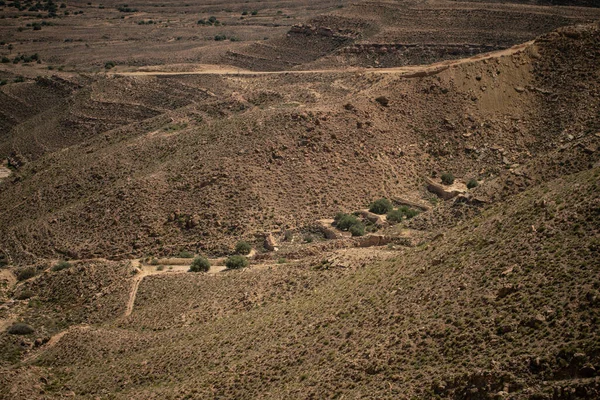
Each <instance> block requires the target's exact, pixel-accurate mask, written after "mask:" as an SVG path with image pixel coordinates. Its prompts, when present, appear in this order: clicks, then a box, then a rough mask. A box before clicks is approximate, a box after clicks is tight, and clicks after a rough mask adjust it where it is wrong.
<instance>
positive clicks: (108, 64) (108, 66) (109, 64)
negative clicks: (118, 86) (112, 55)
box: [104, 61, 116, 69]
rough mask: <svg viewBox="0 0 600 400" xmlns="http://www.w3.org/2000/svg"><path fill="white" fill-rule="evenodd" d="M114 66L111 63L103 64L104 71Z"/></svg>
mask: <svg viewBox="0 0 600 400" xmlns="http://www.w3.org/2000/svg"><path fill="white" fill-rule="evenodd" d="M115 66H116V64H115V63H114V62H113V61H108V62H106V63H105V64H104V69H112V68H114V67H115Z"/></svg>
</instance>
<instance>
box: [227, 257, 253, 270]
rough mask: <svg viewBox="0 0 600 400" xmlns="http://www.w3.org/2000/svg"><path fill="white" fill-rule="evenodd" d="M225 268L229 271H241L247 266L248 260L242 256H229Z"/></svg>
mask: <svg viewBox="0 0 600 400" xmlns="http://www.w3.org/2000/svg"><path fill="white" fill-rule="evenodd" d="M225 266H226V267H227V268H229V269H241V268H246V267H247V266H248V259H247V258H246V257H244V256H231V257H229V258H228V259H227V261H226V262H225Z"/></svg>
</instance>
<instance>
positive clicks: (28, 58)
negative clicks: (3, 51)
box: [2, 53, 42, 64]
mask: <svg viewBox="0 0 600 400" xmlns="http://www.w3.org/2000/svg"><path fill="white" fill-rule="evenodd" d="M21 61H22V62H23V63H25V64H26V63H30V62H34V61H36V62H38V63H41V62H42V60H40V56H39V55H38V54H37V53H35V54H32V55H30V56H26V55H25V54H21V55H20V56H16V57H15V58H14V59H13V64H18V63H20V62H21ZM2 62H5V60H4V58H2Z"/></svg>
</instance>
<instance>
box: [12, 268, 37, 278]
mask: <svg viewBox="0 0 600 400" xmlns="http://www.w3.org/2000/svg"><path fill="white" fill-rule="evenodd" d="M36 273H37V272H36V270H35V268H33V267H26V268H23V269H21V270H20V271H19V272H18V273H17V280H18V281H25V280H27V279H30V278H33V277H34V276H35V275H36Z"/></svg>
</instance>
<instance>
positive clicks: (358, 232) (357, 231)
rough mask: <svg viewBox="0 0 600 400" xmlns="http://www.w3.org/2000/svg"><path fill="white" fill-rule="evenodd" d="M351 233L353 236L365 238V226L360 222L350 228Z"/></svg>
mask: <svg viewBox="0 0 600 400" xmlns="http://www.w3.org/2000/svg"><path fill="white" fill-rule="evenodd" d="M350 233H351V234H352V236H364V235H365V224H363V223H362V222H359V223H357V224H354V225H352V226H351V227H350Z"/></svg>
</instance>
